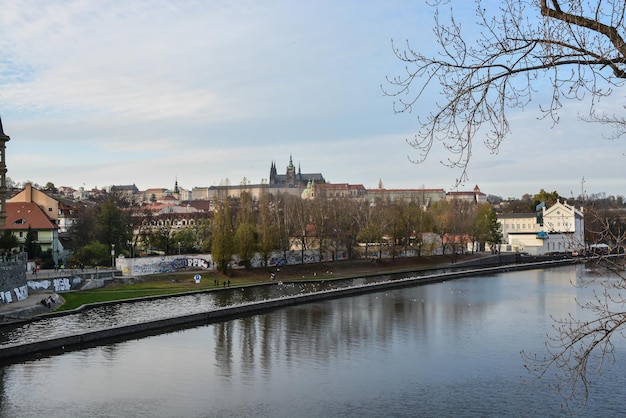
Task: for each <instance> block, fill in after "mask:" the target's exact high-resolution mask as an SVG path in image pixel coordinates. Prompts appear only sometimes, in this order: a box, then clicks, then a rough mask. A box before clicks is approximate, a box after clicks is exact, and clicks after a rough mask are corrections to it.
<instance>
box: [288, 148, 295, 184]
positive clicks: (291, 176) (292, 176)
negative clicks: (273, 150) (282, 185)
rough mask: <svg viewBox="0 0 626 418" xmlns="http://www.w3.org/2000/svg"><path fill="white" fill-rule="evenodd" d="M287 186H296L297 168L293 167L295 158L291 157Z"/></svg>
mask: <svg viewBox="0 0 626 418" xmlns="http://www.w3.org/2000/svg"><path fill="white" fill-rule="evenodd" d="M287 184H288V185H289V186H294V185H295V184H296V167H295V166H294V165H293V158H291V155H289V165H288V166H287Z"/></svg>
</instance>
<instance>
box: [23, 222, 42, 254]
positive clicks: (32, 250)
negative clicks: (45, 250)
mask: <svg viewBox="0 0 626 418" xmlns="http://www.w3.org/2000/svg"><path fill="white" fill-rule="evenodd" d="M24 252H25V253H27V254H28V258H29V259H36V258H40V257H41V246H40V245H39V243H37V237H36V232H35V231H33V229H32V228H31V226H30V225H29V226H28V230H27V231H26V237H25V238H24Z"/></svg>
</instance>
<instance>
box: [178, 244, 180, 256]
mask: <svg viewBox="0 0 626 418" xmlns="http://www.w3.org/2000/svg"><path fill="white" fill-rule="evenodd" d="M178 255H180V241H178Z"/></svg>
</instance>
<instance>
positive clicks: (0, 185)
mask: <svg viewBox="0 0 626 418" xmlns="http://www.w3.org/2000/svg"><path fill="white" fill-rule="evenodd" d="M10 139H11V138H9V136H8V135H6V134H5V133H4V130H3V129H2V119H1V118H0V228H4V225H5V223H6V220H7V207H6V200H7V164H6V158H5V157H6V144H7V142H8V141H9V140H10Z"/></svg>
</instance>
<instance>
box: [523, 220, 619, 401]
mask: <svg viewBox="0 0 626 418" xmlns="http://www.w3.org/2000/svg"><path fill="white" fill-rule="evenodd" d="M590 217H591V218H593V219H594V222H593V223H592V226H591V228H592V230H591V231H589V232H590V233H591V235H593V236H596V237H599V238H598V239H600V240H601V241H603V242H610V243H612V245H613V248H612V251H611V252H612V253H614V254H608V253H607V254H605V253H604V252H598V253H597V254H595V255H596V256H597V259H596V260H595V261H591V262H589V263H593V266H592V267H594V274H595V276H594V278H593V279H592V280H591V281H587V282H579V283H576V284H574V285H575V286H578V287H581V288H582V287H588V286H596V287H598V286H599V288H600V289H601V290H600V291H597V290H594V294H593V298H592V300H591V301H589V302H586V303H584V304H582V303H579V306H580V307H581V308H582V309H584V310H586V311H589V312H591V313H592V317H593V318H592V319H590V320H581V319H578V318H576V317H575V316H573V315H572V314H570V315H569V316H567V317H566V318H554V323H553V327H552V328H553V332H552V333H549V334H548V335H547V341H546V350H547V354H538V353H528V352H524V351H522V357H523V358H524V360H525V363H526V364H525V367H526V369H527V370H528V371H529V372H530V374H531V375H532V376H535V377H537V378H543V377H545V376H547V375H548V374H552V373H553V376H554V377H555V380H553V382H554V383H552V384H551V386H552V387H553V388H554V389H556V391H557V392H558V393H559V394H560V395H561V396H562V397H563V399H564V400H565V402H566V406H567V408H568V409H576V408H580V409H582V408H583V407H584V406H585V405H586V403H587V400H588V397H589V388H590V386H591V383H592V380H593V379H594V378H597V377H599V375H600V374H602V372H603V370H604V369H605V368H607V367H611V366H612V365H613V364H614V362H615V345H614V343H613V341H614V338H622V339H625V338H626V261H625V260H624V246H625V244H626V228H625V226H626V223H624V222H619V220H618V219H617V220H616V218H615V217H602V216H601V214H600V213H598V212H594V213H593V214H592V215H590ZM607 277H608V279H607Z"/></svg>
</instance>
